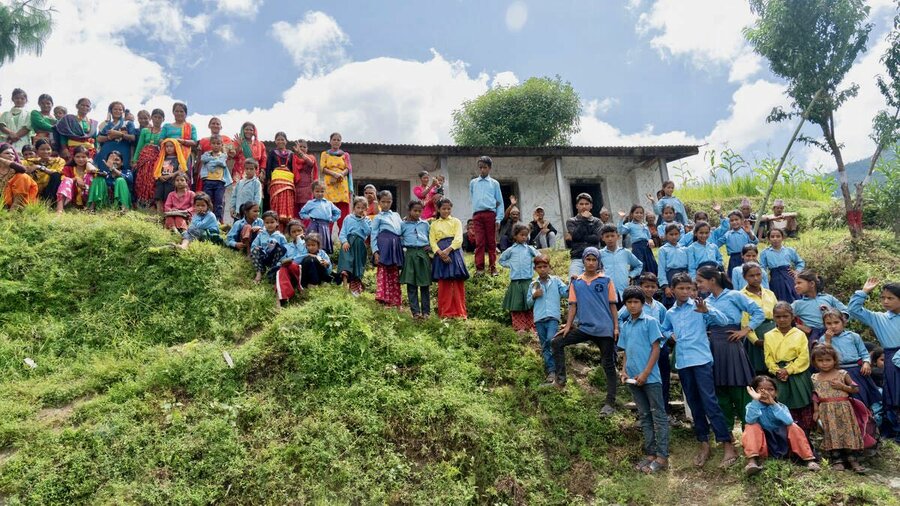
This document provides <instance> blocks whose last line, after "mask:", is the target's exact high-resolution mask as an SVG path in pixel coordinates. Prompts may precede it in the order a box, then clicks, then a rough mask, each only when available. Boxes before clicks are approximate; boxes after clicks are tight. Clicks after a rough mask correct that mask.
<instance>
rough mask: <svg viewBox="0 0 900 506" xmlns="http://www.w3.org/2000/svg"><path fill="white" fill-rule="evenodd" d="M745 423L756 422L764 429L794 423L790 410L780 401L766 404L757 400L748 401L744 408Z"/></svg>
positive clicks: (772, 428)
mask: <svg viewBox="0 0 900 506" xmlns="http://www.w3.org/2000/svg"><path fill="white" fill-rule="evenodd" d="M745 419H746V420H747V423H758V424H760V425H762V428H763V429H766V430H777V429H780V428H781V427H787V426H790V425H791V424H793V423H794V418H793V417H792V416H791V410H790V409H788V407H787V406H785V405H784V404H782V403H780V402H776V403H775V404H772V405H768V404H763V403H761V402H759V401H757V400H752V401H750V403H749V404H747V408H746V417H745Z"/></svg>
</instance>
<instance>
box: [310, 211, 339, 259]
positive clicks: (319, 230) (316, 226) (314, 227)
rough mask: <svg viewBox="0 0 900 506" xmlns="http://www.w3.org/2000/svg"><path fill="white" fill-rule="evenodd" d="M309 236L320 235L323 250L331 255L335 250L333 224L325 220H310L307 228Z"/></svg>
mask: <svg viewBox="0 0 900 506" xmlns="http://www.w3.org/2000/svg"><path fill="white" fill-rule="evenodd" d="M306 233H307V234H313V233H315V234H319V236H320V239H321V240H322V244H321V248H320V249H321V250H323V251H324V252H325V253H328V254H329V255H330V254H331V253H332V251H333V250H334V247H333V246H332V244H331V222H328V221H325V220H315V219H314V220H310V222H309V226H308V227H306Z"/></svg>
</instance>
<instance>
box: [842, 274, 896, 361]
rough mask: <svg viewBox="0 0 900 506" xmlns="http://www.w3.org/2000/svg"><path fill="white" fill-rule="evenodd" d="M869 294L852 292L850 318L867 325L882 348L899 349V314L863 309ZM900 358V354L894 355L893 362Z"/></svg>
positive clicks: (858, 291)
mask: <svg viewBox="0 0 900 506" xmlns="http://www.w3.org/2000/svg"><path fill="white" fill-rule="evenodd" d="M868 298H869V294H867V293H866V292H864V291H862V290H857V291H855V292H853V296H851V297H850V307H849V311H850V316H852V317H854V318H856V319H857V320H859V321H861V322H863V323H864V324H866V325H868V326H869V328H871V329H872V331H873V332H875V337H876V338H877V339H878V342H879V343H881V347H882V348H900V314H898V313H894V312H892V311H881V312H880V313H878V312H875V311H870V310H868V309H866V308H864V307H863V304H864V303H865V302H866V299H868ZM897 357H900V353H897V354H896V355H894V360H896V359H897Z"/></svg>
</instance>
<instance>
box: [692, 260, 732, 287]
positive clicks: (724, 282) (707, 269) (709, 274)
mask: <svg viewBox="0 0 900 506" xmlns="http://www.w3.org/2000/svg"><path fill="white" fill-rule="evenodd" d="M697 276H698V277H701V278H703V279H707V280H712V281H715V282H716V284H718V285H719V286H721V287H722V288H729V289H730V288H734V285H732V284H731V280H730V279H728V276H727V275H726V274H725V273H724V272H722V271H720V270H719V269H718V268H717V267H713V266H711V265H704V266H703V267H701V268H699V269H697Z"/></svg>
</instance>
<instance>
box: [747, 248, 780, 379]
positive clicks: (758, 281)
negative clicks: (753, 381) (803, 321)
mask: <svg viewBox="0 0 900 506" xmlns="http://www.w3.org/2000/svg"><path fill="white" fill-rule="evenodd" d="M740 270H741V273H742V274H743V275H744V280H745V281H746V283H747V285H746V286H744V288H743V289H742V290H741V293H742V294H744V295H746V296H747V298H748V299H750V300H751V301H753V302H755V303H756V305H757V306H759V307H760V308H762V311H763V316H764V317H765V319H764V320H763V322H762V323H760V324H759V327H756V329H754V330H753V332H750V333H749V334H747V340H746V341H744V347H745V348H747V358H748V359H750V368H751V369H753V372H755V373H756V374H767V373H768V370H769V368H768V367H767V366H766V356H765V351H764V350H763V348H764V347H765V335H766V332H768V331H770V330H772V329H774V328H775V320H774V319H773V316H772V311H773V310H774V309H775V304H777V303H778V299H776V298H775V294H774V293H773V292H772V290H769V289H767V288H765V287H764V286H762V277H763V270H762V267H760V266H759V264H758V263H756V262H744V264H743V265H741V269H740ZM749 322H750V313H747V312H744V316H743V317H742V318H741V326H742V327H743V326H746V325H747V324H748V323H749Z"/></svg>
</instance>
